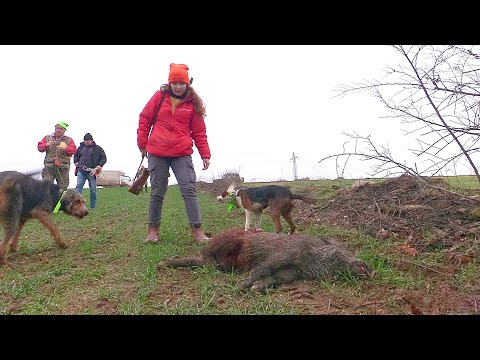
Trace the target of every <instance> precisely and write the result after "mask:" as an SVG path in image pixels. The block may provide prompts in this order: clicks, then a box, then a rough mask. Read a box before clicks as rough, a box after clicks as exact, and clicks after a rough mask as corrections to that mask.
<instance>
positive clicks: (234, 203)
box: [228, 191, 237, 212]
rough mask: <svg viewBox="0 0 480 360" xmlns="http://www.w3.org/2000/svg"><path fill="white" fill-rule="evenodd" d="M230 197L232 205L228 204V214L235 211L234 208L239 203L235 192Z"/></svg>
mask: <svg viewBox="0 0 480 360" xmlns="http://www.w3.org/2000/svg"><path fill="white" fill-rule="evenodd" d="M228 197H229V198H230V203H229V204H228V212H230V211H232V210H233V208H234V207H235V205H236V203H237V201H236V196H235V191H233V192H231V193H230V194H228Z"/></svg>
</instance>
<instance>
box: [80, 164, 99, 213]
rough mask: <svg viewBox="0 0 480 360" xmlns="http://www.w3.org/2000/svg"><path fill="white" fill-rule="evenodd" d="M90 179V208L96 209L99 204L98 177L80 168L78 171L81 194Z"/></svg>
mask: <svg viewBox="0 0 480 360" xmlns="http://www.w3.org/2000/svg"><path fill="white" fill-rule="evenodd" d="M87 180H88V186H89V188H90V208H91V209H94V208H95V207H96V206H97V178H96V177H95V176H92V175H90V173H89V172H84V171H81V170H79V171H78V173H77V191H78V192H79V193H80V194H81V193H82V191H83V185H85V181H87Z"/></svg>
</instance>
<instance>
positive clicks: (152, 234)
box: [145, 227, 159, 243]
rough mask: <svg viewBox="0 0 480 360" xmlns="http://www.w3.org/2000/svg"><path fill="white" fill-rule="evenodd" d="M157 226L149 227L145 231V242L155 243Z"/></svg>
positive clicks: (156, 240)
mask: <svg viewBox="0 0 480 360" xmlns="http://www.w3.org/2000/svg"><path fill="white" fill-rule="evenodd" d="M158 240H159V239H158V227H149V228H148V232H147V237H146V239H145V242H146V243H156V242H158Z"/></svg>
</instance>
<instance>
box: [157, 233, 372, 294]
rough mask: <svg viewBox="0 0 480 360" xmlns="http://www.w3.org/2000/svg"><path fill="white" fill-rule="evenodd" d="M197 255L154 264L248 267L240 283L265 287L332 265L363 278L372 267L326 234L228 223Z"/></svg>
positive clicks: (309, 276)
mask: <svg viewBox="0 0 480 360" xmlns="http://www.w3.org/2000/svg"><path fill="white" fill-rule="evenodd" d="M200 254H201V255H200V256H199V257H185V258H178V257H177V258H172V259H170V260H166V261H163V262H160V263H159V264H158V265H157V269H158V270H161V269H165V268H176V267H182V266H205V265H215V266H216V267H218V268H219V269H220V270H222V271H232V270H238V271H240V272H250V274H249V276H248V278H246V279H245V280H244V281H243V282H242V284H241V287H242V288H244V289H247V288H248V289H250V290H252V291H260V292H265V290H266V289H267V288H269V287H276V286H279V285H282V284H288V283H292V282H294V281H297V280H302V279H304V280H319V279H324V278H328V277H331V276H333V275H335V273H336V272H338V271H340V272H341V271H351V272H352V274H354V275H356V276H358V277H359V278H363V279H368V278H371V277H373V276H374V275H375V272H374V271H373V270H372V269H371V268H370V267H369V266H368V265H367V264H366V263H365V262H364V261H363V260H361V259H360V258H358V257H357V256H355V254H354V253H352V252H351V251H349V250H348V249H347V248H346V247H345V246H344V245H343V244H342V243H341V242H340V241H338V240H336V239H334V238H332V237H327V236H311V235H303V234H295V235H287V234H274V233H267V232H259V233H258V232H252V231H244V230H243V229H230V230H227V231H225V232H223V233H221V234H219V235H216V236H214V237H213V238H212V239H211V240H210V242H209V243H208V245H207V246H206V247H205V248H203V249H202V250H201V253H200Z"/></svg>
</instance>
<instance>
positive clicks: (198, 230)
mask: <svg viewBox="0 0 480 360" xmlns="http://www.w3.org/2000/svg"><path fill="white" fill-rule="evenodd" d="M190 226H191V228H192V236H193V240H194V241H195V242H196V243H199V244H201V243H206V242H207V241H209V240H210V238H208V237H207V236H206V235H205V233H204V232H203V230H202V225H201V224H199V225H193V224H190Z"/></svg>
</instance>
